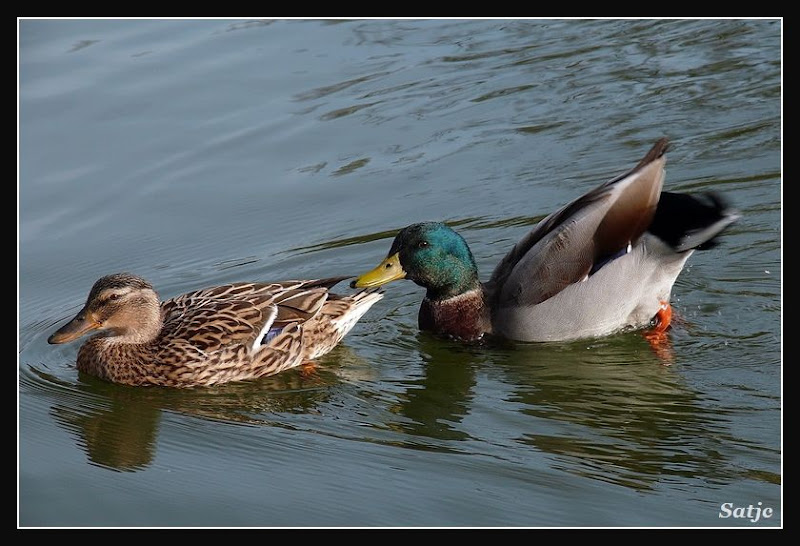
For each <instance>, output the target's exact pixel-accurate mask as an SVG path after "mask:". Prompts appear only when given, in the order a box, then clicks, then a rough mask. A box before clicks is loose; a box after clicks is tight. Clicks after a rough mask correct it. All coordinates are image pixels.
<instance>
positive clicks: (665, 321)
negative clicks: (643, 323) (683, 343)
mask: <svg viewBox="0 0 800 546" xmlns="http://www.w3.org/2000/svg"><path fill="white" fill-rule="evenodd" d="M660 303H661V306H660V308H659V309H658V312H657V313H656V316H655V324H654V325H653V327H652V328H650V329H649V330H646V331H645V332H644V338H645V339H646V340H647V342H648V343H649V344H650V348H651V349H653V352H655V353H656V356H658V358H659V359H661V361H662V362H664V363H665V364H669V363H670V362H672V358H673V354H672V345H671V343H670V339H669V336H667V330H668V329H669V326H670V324H671V323H672V306H671V305H670V304H669V302H667V301H661V302H660Z"/></svg>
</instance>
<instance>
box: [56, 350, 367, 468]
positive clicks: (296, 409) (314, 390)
mask: <svg viewBox="0 0 800 546" xmlns="http://www.w3.org/2000/svg"><path fill="white" fill-rule="evenodd" d="M334 354H335V355H338V358H337V356H330V357H326V358H325V359H323V361H322V362H323V364H322V365H321V366H317V367H315V369H314V370H313V371H312V372H311V373H309V372H308V371H303V370H300V369H296V370H288V371H286V372H284V373H281V374H277V375H275V376H271V377H267V378H263V379H259V380H257V381H251V382H243V383H232V384H229V385H221V386H219V387H211V388H199V389H162V388H137V387H126V386H121V385H114V384H111V383H107V382H104V381H101V380H99V379H97V378H95V377H92V376H88V375H85V374H80V382H79V383H78V384H77V385H72V386H71V390H73V391H74V390H75V389H78V392H77V393H75V396H80V397H82V398H84V399H85V400H83V403H80V402H79V403H76V401H75V400H70V403H69V404H68V405H67V404H61V403H57V404H55V405H53V406H52V408H51V415H52V416H53V418H54V419H55V421H56V422H57V423H58V424H60V425H61V426H63V427H64V428H65V429H67V430H68V431H70V432H72V433H73V434H75V435H76V436H77V438H78V442H77V443H78V445H79V446H80V447H81V448H82V449H83V450H84V451H85V452H86V454H87V456H88V458H89V460H90V461H91V462H92V463H93V464H96V465H99V466H102V467H105V468H109V469H113V470H118V471H137V470H141V469H143V468H145V467H147V466H148V465H149V464H150V463H151V462H152V460H153V458H154V456H155V452H156V445H157V438H158V431H159V425H160V421H161V415H162V413H163V412H164V411H170V412H176V413H181V414H184V415H190V416H193V417H199V418H203V419H212V420H219V421H225V422H236V423H247V424H262V425H263V424H268V425H275V424H276V423H274V422H273V421H274V420H275V414H278V413H285V412H291V413H300V412H312V411H314V408H315V407H316V406H317V405H318V404H320V403H321V402H324V401H325V400H327V398H328V396H329V395H328V392H329V387H331V386H332V385H335V384H336V383H337V382H338V381H340V379H339V375H338V374H339V373H342V374H343V375H344V376H347V375H348V374H350V375H352V374H353V373H357V372H353V371H352V370H349V371H347V370H346V362H347V361H348V359H352V356H351V355H348V350H347V349H346V348H344V347H342V348H341V350H340V349H335V350H334V353H332V355H334ZM337 362H338V363H339V364H337ZM48 381H56V380H54V379H53V378H49V377H48Z"/></svg>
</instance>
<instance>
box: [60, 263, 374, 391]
mask: <svg viewBox="0 0 800 546" xmlns="http://www.w3.org/2000/svg"><path fill="white" fill-rule="evenodd" d="M346 278H347V277H338V278H330V279H320V280H303V281H286V282H276V283H233V284H226V285H223V286H215V287H212V288H206V289H204V290H198V291H196V292H190V293H188V294H183V295H181V296H177V297H175V298H172V299H169V300H167V301H165V302H163V303H161V302H160V300H159V297H158V294H157V293H156V291H155V290H154V289H153V287H152V286H151V285H150V283H148V282H147V281H146V280H144V279H142V278H141V277H138V276H136V275H131V274H129V273H117V274H114V275H108V276H105V277H102V278H101V279H99V280H98V281H97V282H95V283H94V286H93V287H92V290H91V292H89V296H88V298H87V299H86V305H84V307H83V309H81V310H80V311H79V312H78V314H77V315H75V318H73V319H72V320H71V321H69V322H68V323H67V324H65V325H64V326H62V327H61V328H59V330H58V331H57V332H55V333H54V334H53V335H51V336H50V337H49V338H48V340H47V341H48V342H49V343H66V342H68V341H72V340H74V339H77V338H79V337H81V336H83V335H84V334H86V333H88V332H91V331H94V330H98V331H100V332H101V333H100V334H98V335H95V336H93V337H92V338H90V339H89V340H88V341H87V342H86V343H84V344H83V345H82V346H81V348H80V350H79V351H78V369H79V370H81V371H83V372H87V373H90V374H92V375H96V376H98V377H101V378H103V379H106V380H109V381H113V382H115V383H123V384H125V385H135V386H144V385H161V386H166V387H195V386H206V385H216V384H219V383H226V382H228V381H242V380H247V379H255V378H257V377H264V376H267V375H273V374H276V373H278V372H281V371H283V370H286V369H289V368H293V367H295V366H297V365H299V364H302V363H304V362H306V361H309V360H313V359H315V358H318V357H320V356H322V355H324V354H325V353H327V352H328V351H330V350H331V349H333V347H334V346H335V345H336V344H337V343H339V341H341V340H342V338H343V337H344V336H345V334H347V332H349V331H350V329H351V328H352V327H353V326H354V325H355V323H356V322H358V320H359V319H360V318H361V317H362V315H363V314H364V313H366V312H367V310H368V309H369V308H370V307H371V306H372V305H373V304H374V303H375V302H376V301H378V300H379V299H381V298H382V297H383V295H382V294H379V293H377V292H374V291H370V290H365V291H361V292H358V293H356V294H354V295H351V296H342V295H337V294H333V293H331V292H329V289H330V288H331V287H333V286H334V285H335V284H337V283H339V282H340V281H342V280H344V279H346Z"/></svg>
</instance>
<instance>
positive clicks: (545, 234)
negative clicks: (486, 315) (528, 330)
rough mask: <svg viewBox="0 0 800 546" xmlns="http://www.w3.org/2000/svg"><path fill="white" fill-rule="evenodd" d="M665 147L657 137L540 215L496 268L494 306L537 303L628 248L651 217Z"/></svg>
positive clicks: (491, 284)
mask: <svg viewBox="0 0 800 546" xmlns="http://www.w3.org/2000/svg"><path fill="white" fill-rule="evenodd" d="M667 147H668V141H667V139H665V138H662V139H660V140H658V141H657V142H656V143H655V145H654V146H653V147H652V148H651V149H650V151H649V152H647V154H646V155H645V156H644V157H643V158H642V160H641V161H640V162H639V163H638V164H637V165H636V166H635V167H634V168H633V169H632V170H630V171H629V172H627V173H625V174H623V175H621V176H619V177H617V178H615V179H613V180H610V181H609V182H606V183H605V184H603V185H602V186H599V187H598V188H595V189H594V190H592V191H590V192H589V193H586V194H585V195H583V196H581V197H579V198H578V199H576V200H574V201H572V202H571V203H569V204H567V205H566V206H564V207H563V208H561V209H560V210H558V211H556V212H554V213H553V214H551V215H549V216H548V217H546V218H545V219H544V220H542V221H541V222H540V223H539V224H538V225H537V226H536V227H535V228H534V229H533V230H532V231H531V232H530V233H528V235H526V236H525V237H524V238H523V239H522V240H521V241H520V242H519V243H517V244H516V245H515V246H514V248H513V249H511V251H510V252H509V253H508V254H507V255H506V256H505V257H504V258H503V260H502V261H501V262H500V263H499V264H498V265H497V267H496V268H495V270H494V272H493V273H492V276H491V278H490V280H489V282H488V283H487V287H489V289H490V291H491V294H492V305H493V306H498V307H507V306H519V305H525V306H530V305H536V304H537V303H540V302H542V301H544V300H546V299H548V298H550V297H552V296H554V295H555V294H558V293H559V292H561V290H563V289H564V288H566V287H567V286H569V285H571V284H573V283H576V282H580V281H581V280H583V279H585V278H586V277H587V275H589V274H590V272H592V271H593V269H595V270H596V269H597V268H598V267H599V265H600V264H602V263H603V262H604V261H606V260H609V259H611V258H613V257H614V256H615V255H617V254H619V253H620V252H624V251H625V249H626V248H627V246H628V245H629V244H630V243H631V241H634V240H636V239H637V238H638V237H639V236H640V235H641V234H642V233H643V232H644V231H645V230H646V229H647V227H648V226H649V225H650V223H651V221H652V219H653V215H654V214H655V211H656V207H657V205H658V199H659V194H660V193H661V188H662V185H663V182H664V165H665V163H666V156H665V153H666V151H667Z"/></svg>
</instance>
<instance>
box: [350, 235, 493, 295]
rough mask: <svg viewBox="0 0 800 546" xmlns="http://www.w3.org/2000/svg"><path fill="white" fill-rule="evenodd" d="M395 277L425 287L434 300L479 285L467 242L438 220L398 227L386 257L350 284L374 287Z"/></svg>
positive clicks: (461, 292) (457, 293)
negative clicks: (398, 230) (398, 231)
mask: <svg viewBox="0 0 800 546" xmlns="http://www.w3.org/2000/svg"><path fill="white" fill-rule="evenodd" d="M397 279H409V280H412V281H414V282H415V283H417V284H418V285H420V286H423V287H425V288H426V289H427V290H428V293H427V298H428V299H430V300H434V301H435V300H442V299H447V298H450V297H453V296H457V295H459V294H463V293H464V292H467V291H469V290H473V289H475V288H478V287H479V286H480V282H479V280H478V269H477V267H476V265H475V258H473V256H472V252H471V251H470V250H469V246H467V243H466V241H464V239H463V238H462V237H461V235H459V234H458V233H456V232H455V231H453V230H452V229H450V228H449V227H448V226H447V225H445V224H443V223H441V222H424V223H420V224H413V225H410V226H408V227H406V228H403V229H402V230H400V233H398V234H397V236H396V237H395V238H394V242H393V243H392V248H391V249H390V250H389V254H388V255H387V257H386V259H385V260H384V261H383V262H381V264H380V265H379V266H378V267H376V268H375V269H373V270H372V271H370V272H368V273H364V274H363V275H361V276H360V277H358V278H357V279H356V280H355V281H354V282H353V283H352V286H353V287H358V288H368V287H376V286H381V285H383V284H386V283H388V282H391V281H394V280H397Z"/></svg>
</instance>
